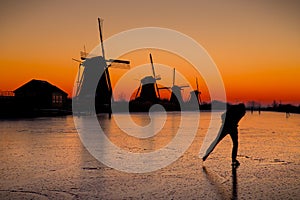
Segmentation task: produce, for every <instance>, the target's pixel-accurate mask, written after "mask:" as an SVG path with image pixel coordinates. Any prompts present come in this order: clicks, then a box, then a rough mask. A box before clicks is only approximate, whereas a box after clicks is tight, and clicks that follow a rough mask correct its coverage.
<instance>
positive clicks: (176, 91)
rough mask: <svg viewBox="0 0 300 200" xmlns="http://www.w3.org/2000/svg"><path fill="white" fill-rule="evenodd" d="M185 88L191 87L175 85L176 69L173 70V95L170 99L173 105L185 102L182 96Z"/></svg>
mask: <svg viewBox="0 0 300 200" xmlns="http://www.w3.org/2000/svg"><path fill="white" fill-rule="evenodd" d="M185 87H189V86H188V85H182V86H178V85H175V68H174V69H173V83H172V87H171V89H172V94H171V98H170V102H171V103H176V104H179V103H182V102H183V98H182V95H181V90H183V88H185Z"/></svg>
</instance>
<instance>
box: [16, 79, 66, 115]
mask: <svg viewBox="0 0 300 200" xmlns="http://www.w3.org/2000/svg"><path fill="white" fill-rule="evenodd" d="M14 93H15V99H16V101H17V104H18V105H19V106H21V107H22V109H25V110H31V109H37V110H39V109H62V108H64V107H65V106H66V103H67V96H68V94H67V93H66V92H64V91H63V90H61V89H59V88H58V87H56V86H54V85H52V84H50V83H48V82H47V81H43V80H35V79H32V80H31V81H29V82H28V83H26V84H24V85H22V86H21V87H19V88H17V89H16V90H14ZM19 108H20V107H19Z"/></svg>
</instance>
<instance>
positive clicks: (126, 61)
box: [107, 59, 130, 65]
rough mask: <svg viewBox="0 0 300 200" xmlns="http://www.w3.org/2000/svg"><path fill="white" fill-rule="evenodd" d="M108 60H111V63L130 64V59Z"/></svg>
mask: <svg viewBox="0 0 300 200" xmlns="http://www.w3.org/2000/svg"><path fill="white" fill-rule="evenodd" d="M107 61H108V62H111V63H121V64H127V65H129V64H130V61H128V60H118V59H109V60H107Z"/></svg>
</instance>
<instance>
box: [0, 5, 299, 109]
mask: <svg viewBox="0 0 300 200" xmlns="http://www.w3.org/2000/svg"><path fill="white" fill-rule="evenodd" d="M112 7H113V8H114V11H115V12H111V9H110V8H112ZM297 8H299V3H297V2H293V1H286V2H277V1H275V2H269V1H260V2H246V1H233V2H227V3H225V4H224V2H222V1H220V2H213V3H209V2H202V1H199V2H197V1H195V2H189V3H184V2H180V1H172V2H168V1H164V2H159V1H154V2H153V3H152V4H149V5H147V6H146V5H143V3H141V2H139V1H135V0H134V1H131V2H127V3H125V2H119V3H118V6H115V5H114V3H112V2H110V1H104V2H101V3H99V2H97V1H95V2H94V1H92V2H90V4H87V3H83V2H77V3H74V4H72V5H71V6H70V4H69V3H68V2H59V3H58V2H43V3H41V2H36V1H29V2H27V3H26V4H24V3H22V2H21V1H20V2H11V3H9V2H8V3H2V6H1V8H0V9H1V11H2V16H3V17H2V19H1V21H0V25H1V27H2V31H1V33H0V36H1V37H0V40H1V44H2V45H1V46H2V48H1V49H0V51H1V54H0V55H1V63H0V65H1V66H0V70H1V71H0V90H2V91H7V90H10V91H11V90H15V89H16V88H18V87H19V86H21V85H23V84H25V83H27V82H28V81H30V80H31V79H40V80H46V81H48V82H50V83H52V84H53V85H56V86H57V87H59V88H61V89H62V90H64V91H65V92H67V93H68V94H69V97H71V95H72V90H73V84H74V81H75V79H76V73H77V69H78V63H76V62H74V61H72V58H79V51H80V50H83V46H84V45H85V46H86V48H87V50H88V51H90V50H91V49H93V48H94V47H95V46H97V45H98V44H99V35H98V27H97V17H102V18H103V19H104V39H106V38H109V37H110V36H112V35H114V34H116V33H119V32H122V31H125V30H128V29H132V28H137V27H145V26H155V27H165V28H170V29H174V30H177V31H179V32H182V33H184V34H186V35H188V36H190V37H191V38H193V39H194V40H196V41H197V42H198V43H199V44H201V45H203V47H204V48H205V49H206V50H207V51H208V53H209V54H210V56H211V57H212V59H213V60H214V62H215V63H216V65H217V66H218V68H219V70H220V73H221V75H222V78H223V81H224V85H225V89H226V93H227V99H228V102H232V103H235V102H240V101H242V102H248V101H252V100H254V101H257V102H261V103H262V104H264V105H267V104H271V103H272V102H273V100H276V101H278V102H280V101H281V102H282V103H291V104H294V105H298V104H300V93H299V92H297V91H298V90H299V89H298V88H299V87H300V82H299V81H298V77H299V76H300V57H299V56H298V54H299V52H300V37H299V32H300V25H299V24H300V23H299V20H300V13H299V12H298V10H297ZM166 11H167V12H166ZM153 12H155V13H156V15H155V16H154V15H153ZM54 13H56V14H54ZM80 13H81V14H80ZM166 13H167V14H166ZM151 52H153V54H154V62H156V63H160V64H164V65H167V66H169V67H171V68H172V67H175V68H176V70H178V72H180V73H182V74H184V75H185V76H186V77H185V78H186V79H187V80H188V81H189V83H190V84H191V85H192V87H193V89H195V88H196V86H195V81H194V79H195V77H196V76H197V77H198V78H199V82H200V83H199V85H200V90H201V92H202V97H203V100H204V101H209V100H210V96H209V94H208V91H207V87H206V84H205V83H204V82H203V80H202V79H201V77H200V76H199V75H196V76H195V74H194V71H193V70H187V71H185V70H184V69H186V68H188V69H191V67H190V66H189V63H186V62H185V61H184V60H182V59H180V58H176V57H174V56H173V57H172V56H171V55H170V54H167V53H165V52H159V51H155V50H151ZM148 53H149V51H141V52H134V53H133V52H129V53H128V54H126V55H123V56H122V59H128V60H130V61H131V67H132V68H135V67H137V66H139V65H142V64H145V65H146V66H147V64H149V58H148ZM149 69H150V64H149ZM145 70H148V69H145ZM157 70H159V68H158V69H157ZM149 71H150V70H149ZM123 73H124V72H122V71H121V70H119V69H111V76H112V82H113V86H114V84H115V83H116V81H117V79H118V77H120V76H121V75H122V74H123ZM165 73H166V74H161V75H162V78H163V79H164V80H162V81H161V82H159V83H160V84H162V85H164V86H169V85H170V84H171V80H170V78H169V77H171V75H168V72H165ZM137 78H138V79H140V78H142V77H139V75H137ZM132 84H133V85H132V87H136V88H137V87H138V85H139V82H138V81H136V82H135V84H136V85H134V83H132ZM178 84H180V81H179V83H178ZM191 89H192V88H188V89H185V90H184V96H185V99H186V98H188V97H187V96H188V94H189V91H190V90H191ZM125 93H126V91H125ZM118 95H119V94H116V97H115V98H117V97H118ZM126 95H127V96H128V95H130V94H126Z"/></svg>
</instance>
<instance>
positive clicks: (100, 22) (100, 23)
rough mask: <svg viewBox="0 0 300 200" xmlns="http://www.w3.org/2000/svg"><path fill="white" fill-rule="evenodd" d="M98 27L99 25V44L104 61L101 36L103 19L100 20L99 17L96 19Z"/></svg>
mask: <svg viewBox="0 0 300 200" xmlns="http://www.w3.org/2000/svg"><path fill="white" fill-rule="evenodd" d="M98 25H99V34H100V44H101V48H102V56H103V58H104V60H105V51H104V44H103V36H102V25H103V19H100V18H99V17H98Z"/></svg>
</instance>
